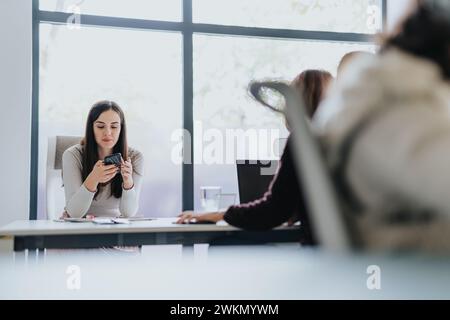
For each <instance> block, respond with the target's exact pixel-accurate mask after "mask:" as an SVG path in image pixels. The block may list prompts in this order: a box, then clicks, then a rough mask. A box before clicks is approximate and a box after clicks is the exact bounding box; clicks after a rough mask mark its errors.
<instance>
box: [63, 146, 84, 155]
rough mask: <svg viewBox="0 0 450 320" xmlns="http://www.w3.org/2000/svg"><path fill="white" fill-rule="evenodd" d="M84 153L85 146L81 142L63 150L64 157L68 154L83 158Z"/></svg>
mask: <svg viewBox="0 0 450 320" xmlns="http://www.w3.org/2000/svg"><path fill="white" fill-rule="evenodd" d="M82 155H83V146H82V145H81V144H76V145H73V146H71V147H69V148H67V149H66V150H65V151H64V152H63V158H66V157H68V156H72V157H74V158H76V159H81V158H82Z"/></svg>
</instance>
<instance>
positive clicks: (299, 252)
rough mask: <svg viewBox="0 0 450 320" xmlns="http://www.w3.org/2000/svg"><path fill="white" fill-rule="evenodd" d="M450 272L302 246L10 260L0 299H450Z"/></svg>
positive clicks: (433, 264)
mask: <svg viewBox="0 0 450 320" xmlns="http://www.w3.org/2000/svg"><path fill="white" fill-rule="evenodd" d="M371 266H372V267H371ZM373 266H375V267H376V268H379V283H380V286H381V288H380V290H370V289H368V286H367V282H368V279H369V278H370V277H371V276H373V273H372V272H373V270H374V269H373ZM368 270H369V273H370V274H368ZM449 270H450V258H442V257H431V256H423V255H413V254H410V255H406V254H403V255H394V254H389V255H361V254H358V255H356V254H355V255H345V256H342V255H335V254H330V253H326V252H322V251H320V250H317V249H314V250H313V249H307V248H301V247H300V245H298V244H277V245H265V246H226V247H209V246H208V245H195V246H194V247H190V248H189V247H188V248H182V247H181V246H180V245H161V246H144V247H142V248H102V249H93V250H47V251H46V252H45V254H44V255H36V254H35V253H34V252H28V253H27V252H25V253H12V252H2V253H0V283H1V286H0V299H10V298H11V299H13V298H19V299H22V298H25V299H93V298H97V299H432V298H434V299H442V298H447V299H448V298H450V289H449V288H450V277H449Z"/></svg>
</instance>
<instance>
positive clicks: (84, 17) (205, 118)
mask: <svg viewBox="0 0 450 320" xmlns="http://www.w3.org/2000/svg"><path fill="white" fill-rule="evenodd" d="M34 1H35V5H34V21H35V23H34V63H35V64H37V65H38V67H35V68H34V72H35V75H34V78H33V79H34V81H33V89H34V92H35V94H34V95H33V132H34V133H35V135H36V133H38V137H39V138H38V139H37V141H36V136H34V137H33V138H34V139H35V140H34V141H35V142H38V143H37V144H36V143H35V144H33V145H32V158H33V159H32V168H34V169H33V170H32V177H31V181H32V197H31V204H30V208H31V217H32V218H36V217H38V218H43V217H45V212H46V200H45V199H46V196H45V195H46V190H45V186H46V162H47V141H48V138H49V137H52V136H56V135H73V136H81V135H83V132H84V125H85V121H86V116H87V112H88V110H89V108H90V107H91V105H92V104H93V103H95V102H96V101H98V100H103V99H110V100H114V101H116V102H117V103H119V105H121V106H122V107H123V109H124V111H125V115H126V118H127V122H128V130H129V137H128V139H129V144H130V145H131V146H133V147H135V148H137V149H139V150H140V151H142V152H143V153H144V156H145V159H146V161H145V166H146V175H145V179H144V185H143V190H142V195H141V203H140V213H141V214H143V215H146V216H174V215H176V214H178V213H179V212H180V210H182V209H191V208H194V207H195V208H196V209H199V201H198V200H199V199H198V194H199V192H198V190H199V188H200V186H204V185H219V186H221V187H222V191H223V192H225V193H234V194H237V181H236V168H235V164H234V163H235V160H236V159H242V158H259V159H272V158H276V157H278V156H279V152H276V150H274V149H273V148H271V147H270V146H273V145H274V141H275V140H280V139H281V140H282V139H283V138H286V136H287V131H286V129H285V127H284V122H283V120H282V119H281V118H280V117H277V116H276V115H274V114H273V113H271V112H268V111H267V110H264V109H263V108H261V107H260V106H259V105H258V104H256V103H255V102H254V101H253V100H252V99H251V98H250V97H249V96H248V94H247V85H248V83H249V82H250V81H251V80H254V79H261V78H264V79H266V78H276V79H283V80H287V81H289V80H291V79H292V78H293V77H294V76H295V75H297V74H298V73H299V72H301V71H302V70H304V69H307V68H320V69H325V70H329V71H330V72H332V73H333V74H335V72H336V67H337V64H338V62H339V60H340V58H341V57H342V55H344V54H345V53H346V52H349V51H353V50H365V51H375V50H376V47H375V46H374V45H373V44H372V43H371V39H370V36H371V34H373V33H376V32H377V31H379V29H380V28H381V25H382V8H383V2H384V1H382V0H363V1H361V0H308V1H304V0H276V1H275V0H245V1H243V0H230V1H219V0H170V1H168V0H152V1H149V0H133V1H128V0H127V1H124V0H114V1H112V0H84V1H83V0H66V1H64V0H40V1H38V0H34ZM36 73H38V74H37V75H36ZM36 92H37V93H38V94H36ZM182 128H184V129H186V130H187V131H189V132H190V133H191V136H192V137H193V138H194V139H193V142H192V143H191V144H185V146H186V147H188V148H191V150H184V152H182V153H180V154H181V155H182V156H183V157H184V158H185V160H186V157H187V156H188V155H190V154H191V153H192V152H193V154H192V159H193V160H194V161H191V162H189V161H184V162H180V161H174V160H175V159H174V148H175V147H176V146H177V142H176V141H174V139H173V138H174V137H176V135H174V132H176V131H177V130H178V131H179V130H180V129H182ZM211 130H212V131H211ZM227 130H235V132H237V134H236V135H235V136H234V137H233V139H234V138H235V139H236V146H235V152H233V154H223V155H221V156H222V160H220V159H219V158H220V157H216V158H214V161H208V160H206V161H205V159H204V158H203V157H201V156H199V155H200V154H202V153H203V152H204V151H205V144H207V142H208V141H209V140H210V139H211V135H212V136H214V135H221V136H223V137H226V132H227ZM248 130H254V132H257V138H256V139H257V140H258V139H260V137H262V136H264V134H267V132H269V138H268V139H269V140H270V141H269V142H270V143H269V144H270V146H269V147H267V148H266V147H260V148H248V141H247V142H246V141H245V139H246V137H247V134H248ZM263 131H264V132H265V133H264V132H263ZM211 132H212V133H211ZM259 133H261V134H259ZM265 138H267V137H265ZM225 143H226V141H225ZM206 147H207V145H206ZM187 151H190V152H187ZM223 151H224V153H227V152H228V153H229V150H226V149H225V148H224V150H223ZM36 163H37V164H38V165H37V166H36ZM52 192H53V191H52ZM56 198H57V201H59V203H57V204H56V205H57V206H59V207H61V206H63V202H64V196H63V194H62V193H60V194H59V196H57V197H56ZM51 205H54V204H51Z"/></svg>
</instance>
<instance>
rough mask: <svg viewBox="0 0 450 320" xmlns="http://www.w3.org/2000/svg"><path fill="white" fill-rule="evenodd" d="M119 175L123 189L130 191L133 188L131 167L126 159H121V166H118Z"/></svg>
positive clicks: (129, 161)
mask: <svg viewBox="0 0 450 320" xmlns="http://www.w3.org/2000/svg"><path fill="white" fill-rule="evenodd" d="M120 174H121V175H122V179H123V188H124V189H127V190H128V189H131V188H133V165H132V164H131V160H130V159H128V160H127V161H124V160H123V159H122V164H121V165H120Z"/></svg>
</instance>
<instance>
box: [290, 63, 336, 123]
mask: <svg viewBox="0 0 450 320" xmlns="http://www.w3.org/2000/svg"><path fill="white" fill-rule="evenodd" d="M331 80H333V76H332V75H331V73H329V72H328V71H324V70H306V71H303V72H302V73H300V74H299V75H298V76H297V77H295V79H294V80H292V82H291V87H293V88H295V89H297V90H298V92H300V93H301V94H302V96H303V99H304V101H305V105H306V109H307V110H306V111H307V114H308V116H309V117H312V116H313V115H314V113H315V112H316V110H317V107H318V106H319V104H320V102H321V101H322V99H323V96H324V94H325V91H326V89H327V86H328V85H329V84H330V82H331Z"/></svg>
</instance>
